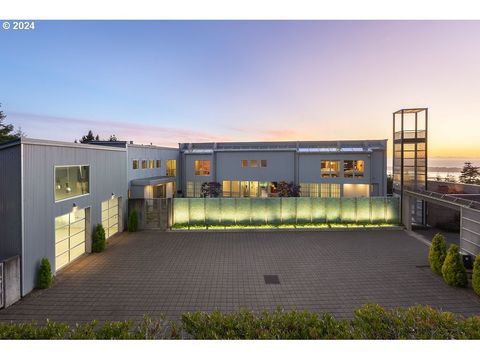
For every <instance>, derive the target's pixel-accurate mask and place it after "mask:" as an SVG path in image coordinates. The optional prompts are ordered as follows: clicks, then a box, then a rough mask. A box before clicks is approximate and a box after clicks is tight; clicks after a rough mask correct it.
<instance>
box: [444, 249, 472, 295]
mask: <svg viewBox="0 0 480 360" xmlns="http://www.w3.org/2000/svg"><path fill="white" fill-rule="evenodd" d="M442 275H443V280H445V282H446V283H447V284H448V285H451V286H459V287H466V286H467V284H468V279H467V271H466V270H465V266H464V265H463V260H462V257H461V256H460V252H459V249H458V246H457V245H455V244H452V245H450V248H449V249H448V252H447V256H446V257H445V262H444V263H443V266H442Z"/></svg>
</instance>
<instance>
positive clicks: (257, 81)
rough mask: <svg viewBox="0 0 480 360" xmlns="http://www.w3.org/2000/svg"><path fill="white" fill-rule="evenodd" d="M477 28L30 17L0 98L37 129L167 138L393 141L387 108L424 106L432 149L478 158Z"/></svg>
mask: <svg viewBox="0 0 480 360" xmlns="http://www.w3.org/2000/svg"><path fill="white" fill-rule="evenodd" d="M479 38H480V22H467V21H464V22H441V21H435V22H414V21H404V22H385V21H382V22H355V21H310V22H309V21H276V22H275V21H257V22H254V21H248V22H247V21H148V22H147V21H38V22H36V28H35V30H33V31H11V30H10V31H1V32H0V51H1V53H2V55H1V56H0V79H1V84H2V85H1V90H2V91H1V93H0V102H1V103H2V105H3V106H2V108H3V110H4V111H5V112H6V113H7V115H8V120H9V121H10V122H13V123H14V124H15V125H17V126H21V127H22V129H23V130H24V131H25V132H26V133H27V135H28V136H31V137H39V138H50V139H58V140H67V141H73V140H74V139H75V138H79V137H80V136H81V135H82V134H84V133H85V132H86V131H87V130H88V129H90V128H91V129H93V130H94V132H95V133H99V134H100V136H101V137H108V136H109V135H110V134H116V135H117V137H119V138H122V139H126V140H134V141H136V142H141V143H142V142H143V143H149V142H153V143H155V144H163V145H175V144H177V143H178V142H184V141H222V140H224V141H229V140H297V139H319V140H321V139H361V138H372V139H378V138H380V139H383V138H390V137H391V113H392V112H393V111H395V110H398V109H400V108H402V107H417V106H421V107H423V106H427V107H429V108H430V118H431V137H430V139H431V146H430V149H431V151H432V152H431V155H432V156H437V157H448V156H452V157H457V158H459V159H463V158H465V157H468V158H475V156H476V154H478V153H480V149H479V148H478V146H477V139H476V136H474V135H473V134H474V133H478V131H477V132H475V131H474V132H472V131H470V130H472V126H473V127H477V130H479V129H480V126H479V125H478V118H479V115H480V110H478V99H479V98H480V85H479V84H480V67H479V66H478V64H479V63H480V43H479V42H478V39H479ZM452 121H453V123H452ZM452 127H455V129H459V130H458V131H456V133H457V134H456V133H455V132H452ZM446 136H448V137H449V142H448V144H446V143H445V141H444V140H445V137H446Z"/></svg>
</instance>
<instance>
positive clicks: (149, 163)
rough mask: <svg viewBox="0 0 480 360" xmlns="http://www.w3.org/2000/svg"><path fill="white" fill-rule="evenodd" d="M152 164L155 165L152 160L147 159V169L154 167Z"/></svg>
mask: <svg viewBox="0 0 480 360" xmlns="http://www.w3.org/2000/svg"><path fill="white" fill-rule="evenodd" d="M154 165H155V163H154V161H153V160H148V168H149V169H153V168H154Z"/></svg>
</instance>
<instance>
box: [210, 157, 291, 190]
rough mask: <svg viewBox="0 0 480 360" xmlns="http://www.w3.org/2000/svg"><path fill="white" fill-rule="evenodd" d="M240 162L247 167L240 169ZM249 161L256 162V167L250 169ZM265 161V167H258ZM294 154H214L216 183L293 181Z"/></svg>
mask: <svg viewBox="0 0 480 360" xmlns="http://www.w3.org/2000/svg"><path fill="white" fill-rule="evenodd" d="M242 160H248V167H246V168H242V163H241V162H242ZM250 160H257V167H256V168H252V167H250ZM260 160H267V167H265V168H262V167H261V166H260ZM294 161H295V153H294V152H293V151H277V152H273V151H241V152H223V151H222V152H220V151H219V152H217V153H216V181H218V182H219V183H222V181H223V180H250V181H288V182H290V181H295V166H294Z"/></svg>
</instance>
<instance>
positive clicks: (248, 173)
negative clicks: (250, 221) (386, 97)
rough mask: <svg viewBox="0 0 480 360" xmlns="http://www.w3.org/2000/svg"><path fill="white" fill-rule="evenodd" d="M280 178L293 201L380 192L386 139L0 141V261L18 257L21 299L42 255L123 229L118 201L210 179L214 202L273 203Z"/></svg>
mask: <svg viewBox="0 0 480 360" xmlns="http://www.w3.org/2000/svg"><path fill="white" fill-rule="evenodd" d="M281 181H287V182H294V183H296V184H299V185H300V186H301V194H302V196H309V197H368V196H384V195H385V194H386V140H378V141H376V140H375V141H372V140H368V141H338V142H330V141H320V142H319V141H308V142H237V143H194V144H179V148H178V149H177V148H166V147H159V146H153V145H138V144H133V143H132V142H125V141H114V142H110V141H108V142H103V141H95V142H92V143H89V144H77V143H67V142H57V141H47V140H36V139H27V138H22V139H20V140H17V141H13V142H9V143H4V144H0V219H1V222H2V223H1V224H2V226H1V227H0V261H2V260H4V259H7V258H10V257H12V256H19V257H20V259H21V272H20V273H21V275H20V277H21V295H22V296H24V295H26V294H27V293H29V292H30V291H31V290H32V289H33V288H34V287H35V285H36V277H37V271H38V267H39V264H40V261H41V259H42V258H44V257H45V258H48V259H49V261H50V263H51V264H52V270H53V271H54V272H56V271H58V270H60V269H62V268H64V267H65V266H67V265H68V264H70V263H71V262H72V261H74V260H75V259H77V258H79V257H80V256H82V255H83V254H85V253H88V252H90V250H91V239H92V236H91V234H92V232H93V229H94V226H95V225H97V224H102V225H103V227H104V228H105V231H106V236H107V238H108V237H111V236H113V235H114V234H116V233H117V232H121V231H123V229H124V227H125V224H126V218H127V214H128V209H127V207H128V201H127V200H128V199H131V200H132V201H133V200H135V201H137V202H138V201H139V200H140V201H141V200H142V199H146V200H148V201H146V202H145V203H147V202H152V203H153V200H152V199H158V198H171V197H174V196H183V197H198V196H200V195H201V185H202V183H205V182H219V183H220V184H221V185H222V195H223V196H224V197H274V196H277V193H276V191H277V185H278V183H279V182H281ZM157 210H158V209H157V208H155V207H154V206H153V207H152V209H150V211H157Z"/></svg>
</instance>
